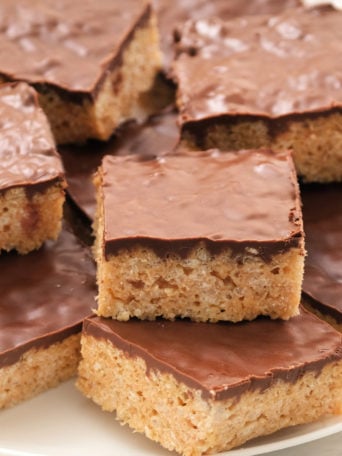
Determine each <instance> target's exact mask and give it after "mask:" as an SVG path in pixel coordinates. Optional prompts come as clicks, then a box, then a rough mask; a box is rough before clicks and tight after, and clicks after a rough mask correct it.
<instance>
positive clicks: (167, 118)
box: [59, 110, 179, 220]
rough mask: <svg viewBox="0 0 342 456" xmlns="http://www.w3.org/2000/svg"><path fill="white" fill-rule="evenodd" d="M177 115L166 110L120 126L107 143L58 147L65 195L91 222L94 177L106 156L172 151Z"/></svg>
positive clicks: (93, 142)
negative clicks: (64, 182) (65, 181)
mask: <svg viewBox="0 0 342 456" xmlns="http://www.w3.org/2000/svg"><path fill="white" fill-rule="evenodd" d="M176 122H177V114H176V113H175V112H174V111H170V110H166V111H165V112H163V113H162V114H160V115H156V116H153V117H151V118H150V119H149V120H148V121H147V122H145V123H144V124H137V123H136V122H134V121H131V122H128V123H126V124H124V125H122V126H121V127H120V128H119V130H118V131H117V132H116V133H115V136H113V137H112V138H111V139H110V140H109V141H108V142H105V143H103V142H100V141H89V142H88V143H87V144H86V145H84V146H69V145H68V146H62V147H59V152H60V153H61V156H62V159H63V163H64V166H65V172H66V179H67V182H68V193H69V194H70V196H71V198H72V199H73V201H74V202H75V203H76V204H77V206H78V207H79V208H80V209H81V210H82V211H83V212H84V214H86V215H87V217H88V218H89V219H90V220H93V218H94V215H95V209H96V197H95V187H94V185H93V174H94V172H95V171H96V170H97V168H98V167H99V166H100V164H101V161H102V158H103V157H104V156H105V155H130V154H138V155H141V156H149V155H150V156H151V155H159V154H161V153H164V152H168V151H172V150H173V149H174V148H175V147H176V145H177V143H178V140H179V129H178V127H177V123H176Z"/></svg>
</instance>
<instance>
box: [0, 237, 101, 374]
mask: <svg viewBox="0 0 342 456" xmlns="http://www.w3.org/2000/svg"><path fill="white" fill-rule="evenodd" d="M0 270H1V274H0V289H1V299H0V367H2V366H7V365H10V364H14V363H16V362H17V361H18V360H19V359H20V356H21V355H22V354H23V353H25V352H26V351H27V350H29V349H30V348H33V347H37V348H39V347H48V346H50V345H51V344H53V343H55V342H58V341H61V340H63V339H65V338H66V337H68V336H70V335H71V334H75V333H78V332H80V330H81V325H82V321H83V319H84V318H85V317H87V316H89V315H90V314H91V312H92V308H94V307H95V295H96V286H95V266H94V263H93V261H92V259H91V255H90V252H89V251H88V250H87V249H86V248H85V247H83V246H82V245H81V244H80V243H79V242H78V241H77V240H76V238H75V236H74V235H73V234H72V233H71V231H69V230H68V229H66V228H64V229H63V231H62V233H61V235H60V237H59V239H58V241H57V242H53V241H47V242H46V243H45V244H44V246H43V247H42V248H41V249H40V250H37V251H35V252H32V253H30V254H27V255H18V254H16V253H15V252H10V253H2V254H1V255H0Z"/></svg>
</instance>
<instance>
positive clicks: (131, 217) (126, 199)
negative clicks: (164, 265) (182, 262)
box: [101, 150, 303, 259]
mask: <svg viewBox="0 0 342 456" xmlns="http://www.w3.org/2000/svg"><path fill="white" fill-rule="evenodd" d="M101 175H102V190H101V191H102V196H103V204H104V251H105V254H106V255H110V254H115V253H117V252H118V251H119V250H120V249H121V248H129V247H130V246H134V245H136V244H140V245H148V246H149V247H150V248H152V249H154V250H155V251H156V253H157V254H159V255H162V256H164V255H166V254H168V253H172V252H177V253H178V254H179V255H181V256H187V255H188V253H189V251H190V250H191V249H192V248H193V247H194V245H196V244H198V242H199V241H201V240H202V241H204V242H205V243H206V246H207V248H208V249H209V250H211V251H213V252H215V251H216V250H220V249H222V248H226V247H229V248H231V249H232V250H237V252H241V251H242V252H243V251H244V250H245V249H248V248H255V249H257V252H256V254H258V255H260V256H262V257H264V258H265V259H266V258H268V257H269V256H270V255H272V254H275V253H280V252H283V251H284V250H288V249H289V248H291V247H293V246H296V247H298V246H299V245H300V244H301V238H302V234H303V233H302V220H301V210H300V201H299V189H298V185H297V181H296V176H295V172H294V168H293V162H292V158H291V156H290V154H289V153H281V154H278V155H275V154H274V153H272V152H271V151H268V150H264V151H256V150H251V151H240V152H229V153H220V152H218V151H211V152H188V153H186V152H184V153H183V154H181V153H178V154H175V155H169V156H163V157H158V158H157V159H153V160H151V159H150V160H141V159H139V157H111V156H106V157H105V158H104V160H103V163H102V171H101Z"/></svg>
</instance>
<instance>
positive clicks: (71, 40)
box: [0, 0, 150, 99]
mask: <svg viewBox="0 0 342 456" xmlns="http://www.w3.org/2000/svg"><path fill="white" fill-rule="evenodd" d="M149 13H150V6H149V4H148V2H147V1H144V0H127V1H126V2H125V3H124V4H122V3H121V2H117V1H112V0H101V1H100V2H98V1H97V0H74V1H69V0H36V1H31V0H18V1H15V2H13V1H12V0H4V1H2V2H1V4H0V42H1V45H0V74H1V75H3V77H5V78H6V79H9V80H24V81H27V82H29V83H31V84H38V85H41V84H43V85H44V84H48V85H52V86H54V87H55V88H57V89H58V88H59V89H60V90H61V92H62V93H63V92H66V93H67V95H66V96H68V97H70V96H73V97H74V99H76V98H77V95H80V96H83V95H84V94H88V96H89V97H93V96H94V95H95V93H96V91H97V88H98V85H99V84H100V83H101V81H102V79H103V77H104V76H105V75H106V72H107V71H108V70H110V69H111V68H112V67H113V65H115V64H116V63H117V62H118V61H120V59H121V56H122V52H123V50H124V48H125V46H126V43H127V42H128V41H129V38H130V37H131V35H132V33H133V32H134V30H135V28H136V27H137V26H139V25H140V24H141V23H143V22H144V21H145V20H146V18H147V17H148V15H149Z"/></svg>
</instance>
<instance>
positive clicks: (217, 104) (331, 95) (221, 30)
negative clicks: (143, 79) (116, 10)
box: [174, 7, 342, 129]
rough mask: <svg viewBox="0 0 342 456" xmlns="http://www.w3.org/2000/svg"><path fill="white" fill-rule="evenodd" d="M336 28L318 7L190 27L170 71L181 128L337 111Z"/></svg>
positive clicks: (341, 39) (334, 14) (341, 48)
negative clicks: (222, 119)
mask: <svg viewBox="0 0 342 456" xmlns="http://www.w3.org/2000/svg"><path fill="white" fill-rule="evenodd" d="M341 22H342V12H339V11H335V10H333V9H332V8H330V7H324V8H323V7H322V8H319V9H313V10H309V11H304V10H301V9H298V10H288V11H286V12H284V13H283V14H281V15H278V16H250V17H247V18H237V19H235V20H234V21H221V20H220V19H217V18H216V19H207V20H201V21H197V22H191V23H188V24H187V26H186V27H183V29H182V31H181V37H180V42H179V43H178V52H179V53H180V55H179V58H178V59H177V60H176V62H175V64H174V75H175V79H176V81H177V82H178V84H179V91H178V101H179V107H180V111H181V115H180V123H181V124H183V125H184V124H189V125H190V124H191V122H193V123H194V125H193V126H195V122H196V121H197V122H198V121H201V120H203V121H204V120H207V122H209V120H210V119H217V118H219V117H220V116H221V117H222V116H231V117H232V116H233V118H234V116H235V117H237V116H240V118H242V117H241V116H251V117H252V116H254V118H255V117H261V118H265V119H266V120H276V119H280V118H284V117H285V118H286V116H293V115H302V114H306V115H307V114H308V113H311V114H312V115H313V114H315V113H316V114H317V113H327V112H331V111H332V110H339V111H341V109H342V60H341V59H340V58H339V57H340V55H341V54H342V27H341ZM272 125H273V124H272ZM274 125H275V124H274ZM198 129H199V127H198Z"/></svg>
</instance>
